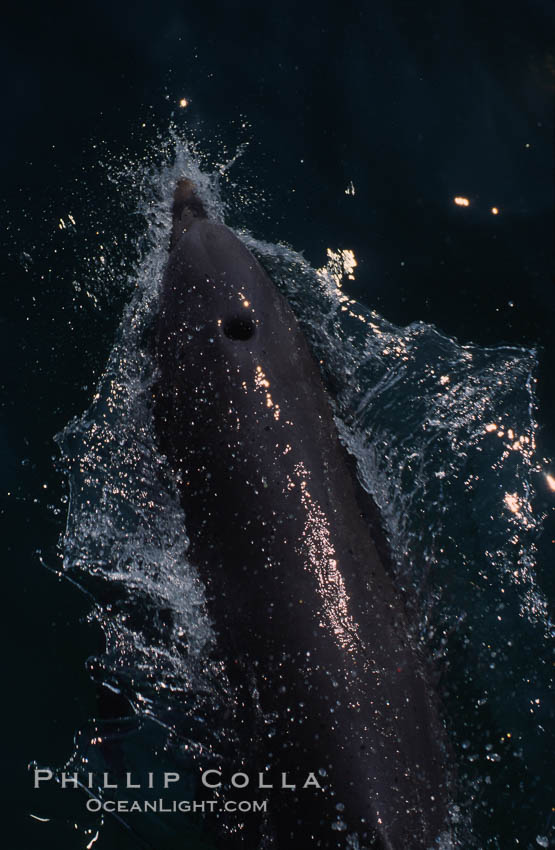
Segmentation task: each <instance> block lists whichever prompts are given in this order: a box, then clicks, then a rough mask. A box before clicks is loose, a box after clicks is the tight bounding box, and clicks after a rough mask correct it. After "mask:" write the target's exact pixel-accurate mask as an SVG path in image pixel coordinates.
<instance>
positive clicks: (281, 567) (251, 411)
mask: <svg viewBox="0 0 555 850" xmlns="http://www.w3.org/2000/svg"><path fill="white" fill-rule="evenodd" d="M154 351H155V360H156V365H157V369H158V378H157V381H156V384H155V389H154V416H155V424H156V432H157V435H158V440H159V444H160V448H161V450H162V451H163V452H164V453H165V454H166V455H167V457H168V459H169V462H170V464H171V466H172V467H173V469H174V470H175V472H176V474H177V478H178V481H179V489H180V496H181V501H182V505H183V508H184V512H185V518H186V525H187V532H188V535H189V538H190V548H189V552H188V555H189V558H190V560H191V561H192V563H194V564H195V565H196V566H197V567H198V569H199V571H200V574H201V576H202V578H203V580H204V582H205V584H206V589H207V600H208V608H209V613H210V615H211V618H212V620H213V622H214V626H215V630H216V633H217V637H218V640H219V643H220V645H221V647H222V652H223V653H224V654H225V657H226V659H227V667H228V673H229V676H230V678H231V680H232V681H233V682H236V683H239V684H238V687H240V688H242V689H243V690H242V693H244V694H245V697H244V699H243V702H244V706H245V712H244V721H243V727H244V728H243V733H244V735H245V736H246V737H247V738H248V736H249V735H250V736H252V739H253V745H252V772H253V773H257V772H259V771H263V770H266V769H269V770H271V771H273V772H275V773H276V775H280V774H281V773H282V772H283V773H286V774H287V775H288V776H290V777H293V776H297V777H300V776H302V777H305V776H306V775H307V772H309V771H310V772H312V771H313V772H314V773H315V775H316V776H317V777H319V781H320V782H321V784H322V789H321V790H320V789H317V788H315V787H308V788H304V789H303V788H302V787H300V786H299V788H298V789H297V790H295V791H291V790H290V789H282V788H281V787H277V788H274V789H272V790H271V791H269V792H268V794H269V808H268V813H269V818H270V832H271V835H272V836H273V843H271V844H270V843H268V836H267V843H266V844H265V845H264V846H272V847H277V848H279V850H289V849H290V848H291V850H295V848H301V847H303V848H309V847H310V848H312V847H319V848H336V847H345V848H347V847H355V846H357V845H356V843H354V842H355V838H354V835H356V840H357V841H358V846H360V847H361V848H362V847H379V848H395V850H424V848H429V847H430V846H432V845H433V844H434V842H435V840H436V838H437V837H438V836H439V835H440V833H441V832H442V831H443V830H444V829H445V828H446V820H447V810H448V801H449V790H448V786H449V774H450V771H449V767H448V763H449V759H448V758H447V755H446V746H445V733H444V729H443V725H442V722H441V720H440V717H439V714H438V710H437V706H436V700H435V697H434V696H433V689H432V688H431V687H430V685H429V681H428V676H427V675H426V671H425V669H424V667H423V664H422V661H421V658H420V657H419V653H418V651H417V650H416V649H415V647H414V641H412V640H411V637H410V629H409V626H408V623H407V617H406V614H405V610H404V605H403V601H402V599H401V596H400V594H399V593H398V591H397V590H396V588H395V584H394V581H393V579H392V577H391V575H390V572H389V571H388V570H387V569H386V567H385V566H384V561H383V558H382V557H381V556H380V554H379V552H378V549H377V548H376V545H375V543H374V542H373V540H372V537H371V535H370V531H369V527H368V522H367V521H366V519H365V517H364V516H363V515H362V513H361V501H360V498H359V494H358V486H359V485H358V483H357V482H356V480H355V477H354V476H353V474H352V472H351V468H350V465H349V463H348V461H347V455H346V452H345V450H344V448H343V447H342V446H341V444H340V443H339V440H338V436H337V432H336V428H335V424H334V421H333V417H332V412H331V407H330V403H329V401H328V398H327V396H326V392H325V390H324V387H323V384H322V380H321V377H320V373H319V370H318V367H317V364H316V363H315V361H314V359H313V357H312V355H311V353H310V351H309V349H308V346H307V344H306V342H305V339H304V337H303V335H302V333H301V331H300V329H299V326H298V323H297V320H296V318H295V316H294V314H293V312H292V310H291V309H290V307H289V306H288V304H287V302H286V301H285V299H284V298H283V297H282V296H281V295H280V294H279V292H278V291H277V289H276V288H275V286H274V284H273V283H272V281H271V280H270V279H269V277H268V275H267V274H266V273H265V271H264V270H263V269H262V267H261V266H260V264H259V263H258V261H257V260H256V259H255V258H254V257H253V255H252V254H251V253H250V252H249V250H248V249H247V248H246V247H245V245H244V244H243V243H242V242H241V241H240V240H239V239H238V238H237V237H236V236H235V235H234V234H233V233H232V232H231V230H229V229H228V228H227V227H226V226H224V225H223V224H221V223H219V222H217V221H214V220H212V219H210V218H209V217H208V216H207V214H206V212H205V209H204V206H203V204H202V202H201V200H200V199H199V197H198V196H197V194H196V191H195V188H194V186H193V184H192V183H191V182H190V181H189V180H186V179H183V180H181V181H180V182H179V183H178V186H177V189H176V192H175V197H174V204H173V231H172V237H171V248H170V255H169V259H168V263H167V267H166V271H165V274H164V278H163V281H162V286H161V293H160V307H159V313H158V317H157V320H156V328H155V343H154ZM260 717H264V718H271V721H269V722H268V723H258V721H257V718H260ZM246 820H247V818H245V821H246ZM265 828H267V827H265ZM244 833H245V837H244V838H242V837H241V835H242V833H241V831H240V830H239V831H238V832H237V834H236V835H235V837H234V838H232V839H230V841H232V842H233V841H236V842H237V844H238V845H239V846H244V847H245V848H248V850H254V847H255V846H256V844H255V843H253V836H252V834H251V833H250V832H249V827H248V825H247V826H246V827H245V830H244Z"/></svg>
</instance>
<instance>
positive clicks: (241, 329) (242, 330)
mask: <svg viewBox="0 0 555 850" xmlns="http://www.w3.org/2000/svg"><path fill="white" fill-rule="evenodd" d="M254 330H255V326H254V322H253V320H252V319H249V318H248V317H247V316H233V317H232V318H231V319H226V321H225V322H224V334H225V335H226V336H227V337H228V339H236V340H241V341H244V340H247V339H250V338H251V337H252V336H254Z"/></svg>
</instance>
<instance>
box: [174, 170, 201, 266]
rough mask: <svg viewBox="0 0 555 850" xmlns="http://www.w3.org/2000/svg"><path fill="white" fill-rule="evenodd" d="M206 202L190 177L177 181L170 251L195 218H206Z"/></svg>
mask: <svg viewBox="0 0 555 850" xmlns="http://www.w3.org/2000/svg"><path fill="white" fill-rule="evenodd" d="M206 217H207V214H206V210H205V209H204V204H203V203H202V201H201V199H200V198H199V196H198V195H197V191H196V187H195V184H194V183H193V181H192V180H189V178H188V177H182V178H181V179H180V180H178V181H177V186H176V187H175V192H174V194H173V204H172V220H173V224H172V234H171V238H170V251H171V250H172V248H173V247H174V245H175V244H176V243H177V242H178V241H179V238H180V236H181V234H182V233H183V232H184V231H185V230H187V228H188V227H189V226H190V225H191V223H192V221H193V220H194V219H195V218H206Z"/></svg>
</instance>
